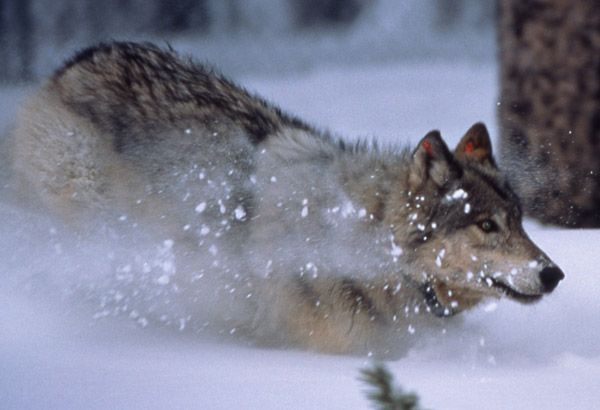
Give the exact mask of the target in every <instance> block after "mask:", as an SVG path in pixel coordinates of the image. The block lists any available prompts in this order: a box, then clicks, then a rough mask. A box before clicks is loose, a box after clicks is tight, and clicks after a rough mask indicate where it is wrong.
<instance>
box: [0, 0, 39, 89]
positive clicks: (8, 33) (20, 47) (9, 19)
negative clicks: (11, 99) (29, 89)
mask: <svg viewBox="0 0 600 410" xmlns="http://www.w3.org/2000/svg"><path fill="white" fill-rule="evenodd" d="M32 36H33V24H32V15H31V7H30V0H0V58H1V59H2V61H0V81H8V82H18V81H26V80H30V79H31V78H32V74H31V69H32V62H33V40H32Z"/></svg>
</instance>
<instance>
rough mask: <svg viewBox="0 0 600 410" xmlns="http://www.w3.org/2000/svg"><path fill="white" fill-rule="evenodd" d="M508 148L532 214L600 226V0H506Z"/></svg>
mask: <svg viewBox="0 0 600 410" xmlns="http://www.w3.org/2000/svg"><path fill="white" fill-rule="evenodd" d="M499 25H500V28H499V31H500V60H501V101H500V107H499V119H500V126H501V130H502V131H501V133H502V136H501V146H500V151H501V156H502V157H503V163H504V165H505V167H506V171H507V173H508V175H509V178H510V180H511V182H512V184H513V186H514V187H515V189H516V190H517V192H518V193H519V194H520V196H521V197H522V200H523V205H524V209H525V211H526V212H528V213H529V215H531V216H533V217H536V218H538V219H540V220H541V221H543V222H546V223H554V224H559V225H565V226H583V227H591V226H600V2H599V1H588V0H500V23H499Z"/></svg>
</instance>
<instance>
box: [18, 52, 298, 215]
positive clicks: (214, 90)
mask: <svg viewBox="0 0 600 410" xmlns="http://www.w3.org/2000/svg"><path fill="white" fill-rule="evenodd" d="M283 128H295V129H299V130H309V127H308V126H306V125H305V124H303V123H301V122H300V121H299V120H297V119H295V118H292V117H289V116H286V115H285V114H283V113H282V112H281V111H280V110H279V109H277V108H276V107H274V106H271V105H269V104H267V103H266V102H265V101H264V100H262V99H260V98H258V97H256V96H253V95H251V94H249V93H248V92H246V91H245V90H243V89H242V88H240V87H237V86H236V85H234V84H233V83H231V82H229V81H228V80H226V79H224V78H222V77H221V76H220V75H218V74H215V73H214V72H212V71H211V70H209V69H207V68H205V67H203V66H200V65H195V64H193V63H192V62H190V61H187V60H184V59H181V58H179V57H178V56H177V55H175V53H173V52H170V51H164V50H161V49H159V48H157V47H155V46H153V45H147V44H146V45H140V44H133V43H111V44H108V45H100V46H97V47H93V48H90V49H87V50H84V51H82V52H81V53H79V54H78V55H76V56H75V57H74V58H73V59H72V60H70V61H69V62H67V63H66V64H65V65H64V66H63V67H62V68H60V69H59V70H58V71H57V72H56V73H55V74H54V75H53V76H52V77H51V78H50V80H49V81H48V82H47V83H46V84H45V85H44V87H42V89H41V91H40V92H38V93H37V94H36V95H34V96H33V97H32V98H30V100H29V101H28V103H27V104H26V105H25V106H24V108H23V109H22V110H21V112H20V114H19V116H18V120H17V126H16V128H15V132H14V138H13V150H12V157H13V158H14V168H15V171H16V174H17V175H18V177H19V180H20V181H21V183H22V186H24V187H33V190H34V191H35V192H37V193H38V194H39V195H40V196H41V197H42V198H41V199H42V200H43V202H45V203H47V204H49V205H51V207H52V208H59V210H60V208H63V207H64V206H65V204H69V206H72V205H73V204H78V203H79V204H82V203H85V208H90V207H91V208H106V207H108V206H110V207H114V206H115V205H117V206H118V205H124V206H129V205H130V204H131V203H132V201H133V202H135V201H138V200H139V198H140V197H141V196H144V195H148V194H151V193H153V192H161V191H164V190H165V189H171V190H175V191H177V189H180V190H181V191H182V192H176V193H177V195H182V196H185V195H188V198H189V199H190V200H193V199H194V198H193V196H194V193H193V192H191V193H187V192H183V191H184V190H185V189H186V188H184V187H183V185H184V184H185V183H186V181H185V179H186V178H185V176H186V175H187V174H189V175H188V178H191V176H192V173H194V174H195V175H196V176H198V175H205V177H206V178H207V179H208V180H210V179H211V178H212V180H213V181H214V182H217V181H218V183H219V184H223V183H228V184H230V185H239V184H238V183H239V180H240V178H242V176H243V175H248V174H249V172H250V169H251V168H252V166H253V165H252V157H253V152H254V147H255V146H256V144H258V143H260V142H262V141H264V140H265V139H266V138H267V137H268V136H270V135H272V134H275V133H277V132H279V131H280V130H281V129H283ZM224 168H227V169H224ZM176 174H177V175H176ZM175 175H176V176H177V178H174V176H175ZM225 180H227V181H225ZM187 185H189V184H187ZM178 187H179V188H178ZM235 189H237V188H235ZM235 189H234V190H235ZM174 193H175V192H174ZM215 194H216V193H215ZM219 195H220V192H219ZM190 196H191V198H190ZM121 202H125V204H120V203H121ZM82 208H83V207H82Z"/></svg>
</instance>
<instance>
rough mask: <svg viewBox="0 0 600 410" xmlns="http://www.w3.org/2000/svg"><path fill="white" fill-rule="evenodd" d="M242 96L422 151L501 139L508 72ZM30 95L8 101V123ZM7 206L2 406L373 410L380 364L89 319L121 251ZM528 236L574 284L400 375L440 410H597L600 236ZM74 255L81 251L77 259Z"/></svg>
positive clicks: (2, 232)
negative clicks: (500, 93)
mask: <svg viewBox="0 0 600 410" xmlns="http://www.w3.org/2000/svg"><path fill="white" fill-rule="evenodd" d="M239 80H240V81H239V82H241V83H243V84H244V85H246V86H248V87H249V88H251V89H254V90H256V91H258V92H260V93H261V94H263V95H264V96H266V97H268V98H270V99H272V100H273V101H276V102H277V103H278V104H280V105H281V106H282V107H284V108H285V109H287V110H289V111H291V112H293V113H294V114H297V115H299V116H301V117H303V118H305V119H307V120H309V121H312V122H314V123H316V124H318V125H319V126H322V127H328V128H330V129H332V130H333V131H335V132H337V133H339V134H341V135H345V136H348V137H350V138H354V137H365V136H366V137H370V136H377V137H378V138H379V139H381V140H384V141H387V142H396V143H402V142H409V141H412V142H415V141H416V140H418V139H419V138H420V137H422V136H423V135H424V134H425V133H426V132H427V131H428V130H429V129H431V128H439V129H441V131H442V135H444V136H445V138H446V139H447V141H448V142H449V144H450V145H454V144H455V143H456V142H457V141H458V139H459V138H460V136H461V135H462V133H463V132H464V131H465V130H466V129H467V127H468V126H469V125H471V124H472V123H473V122H475V121H479V120H483V121H485V122H487V123H488V125H489V126H490V131H491V132H492V134H493V135H496V126H495V109H496V101H497V96H496V71H495V67H494V66H493V65H491V64H490V65H486V64H478V65H476V64H475V63H466V62H465V63H443V64H442V63H439V64H434V65H431V64H428V65H425V64H418V63H413V64H389V65H385V66H379V67H357V68H343V69H341V68H338V69H336V68H323V69H315V70H313V71H309V72H306V73H304V74H297V75H293V76H286V77H280V78H259V77H253V78H245V79H243V78H242V79H239ZM21 94H22V91H21V90H11V91H10V92H2V94H1V96H2V100H1V102H0V106H1V107H2V121H3V122H9V121H10V119H11V117H12V113H14V106H15V103H16V101H17V100H19V97H20V95H21ZM0 193H1V194H2V195H3V197H2V200H1V201H0V274H1V279H0V298H1V300H2V301H3V303H2V306H3V309H2V312H1V313H0V407H1V408H6V409H27V408H39V409H42V408H44V409H46V408H86V409H89V408H103V409H105V408H122V409H132V408H145V409H148V408H157V409H158V408H199V409H231V408H259V409H282V408H285V409H321V408H327V409H336V408H339V409H349V408H356V409H363V408H367V407H368V403H367V401H366V399H365V398H364V394H362V390H363V389H364V386H362V385H361V384H360V383H359V382H358V381H357V376H358V369H359V368H361V367H363V366H365V365H367V364H368V363H369V359H368V358H356V357H338V356H325V355H319V354H316V353H310V352H299V351H286V350H268V349H258V348H253V347H248V346H242V345H239V344H235V343H233V342H227V341H223V340H221V339H213V338H211V337H209V336H196V335H193V334H188V333H185V332H184V333H179V332H178V331H177V330H174V329H172V328H161V327H158V328H157V327H154V326H146V327H142V326H140V325H139V324H137V322H134V321H130V320H127V319H117V318H111V317H108V318H100V319H97V320H95V319H94V318H93V314H94V309H93V308H90V307H89V306H87V305H86V304H85V303H83V302H82V303H78V302H77V299H76V298H72V297H69V295H65V292H64V290H65V289H66V288H67V287H68V284H69V283H70V281H72V280H73V278H77V277H86V276H89V275H93V272H94V269H97V268H98V269H100V267H99V264H101V262H99V261H100V260H102V259H103V257H104V254H105V253H106V252H107V250H110V246H111V243H110V241H108V240H98V242H97V243H96V244H94V245H93V246H86V247H85V248H84V249H79V248H77V246H76V244H73V243H70V242H69V237H68V236H62V233H61V231H60V230H59V231H58V232H56V228H55V225H56V224H55V221H53V220H52V219H51V218H50V217H48V216H46V215H38V214H36V213H35V212H32V211H30V210H24V209H22V208H21V207H20V206H17V205H15V204H14V201H12V200H11V198H7V194H6V192H2V191H0ZM526 225H527V226H526V228H527V230H528V232H529V233H530V235H531V236H532V238H533V239H534V241H536V243H538V245H540V247H541V248H542V249H544V250H545V251H546V252H547V253H548V254H549V255H550V256H551V257H552V258H553V259H554V260H555V261H556V262H557V263H558V264H559V265H560V266H561V267H562V268H563V270H564V271H565V273H566V274H567V278H566V279H565V280H564V281H563V283H561V285H560V286H559V287H558V289H557V290H556V291H555V292H554V293H553V294H552V295H550V296H549V297H547V298H545V299H544V300H542V301H541V302H540V303H539V304H537V305H534V306H522V305H518V304H516V303H514V302H510V301H500V302H495V301H490V302H489V303H484V305H483V306H481V307H479V308H478V309H476V310H474V311H472V312H469V313H467V314H464V315H463V316H464V324H463V325H462V326H460V327H459V328H458V329H450V330H449V331H448V332H447V333H446V334H443V335H442V334H440V335H439V337H438V338H435V339H433V340H430V341H429V342H428V343H427V344H426V345H424V346H421V347H419V348H417V349H415V350H413V351H412V352H411V353H410V355H409V356H408V357H405V358H402V359H399V360H397V361H393V362H391V363H389V366H390V369H391V370H392V372H393V373H394V375H395V377H396V380H397V381H398V382H399V383H401V384H402V385H403V387H405V388H407V389H409V390H416V391H418V392H419V394H420V395H421V397H422V403H423V404H424V405H425V406H426V407H427V408H434V409H459V408H460V409H481V408H486V409H507V408H511V409H533V408H544V409H554V408H556V409H558V408H561V409H562V408H570V409H589V408H594V407H595V406H597V403H598V401H599V399H600V392H599V391H598V386H599V384H598V383H599V381H600V343H598V340H600V319H599V318H598V313H597V307H598V302H597V300H598V298H599V296H600V276H599V275H597V274H596V273H595V268H596V266H599V265H600V254H599V253H598V252H597V243H599V242H600V231H598V230H571V231H567V230H562V229H556V228H547V227H541V226H539V225H537V224H535V223H532V222H528V223H527V224H526ZM65 249H67V250H74V251H73V252H65Z"/></svg>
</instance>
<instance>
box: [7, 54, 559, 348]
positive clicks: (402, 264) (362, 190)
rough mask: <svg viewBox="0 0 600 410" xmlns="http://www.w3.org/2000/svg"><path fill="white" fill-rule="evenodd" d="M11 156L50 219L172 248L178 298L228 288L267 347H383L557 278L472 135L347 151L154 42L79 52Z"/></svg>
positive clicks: (35, 103) (30, 111)
mask: <svg viewBox="0 0 600 410" xmlns="http://www.w3.org/2000/svg"><path fill="white" fill-rule="evenodd" d="M12 147H13V148H12V149H13V151H12V157H13V158H14V170H15V173H16V175H17V177H18V179H19V181H21V183H22V184H23V186H27V187H29V188H33V191H34V192H35V193H36V194H37V195H38V196H39V198H40V199H41V200H42V201H43V202H44V203H45V204H46V205H47V206H48V207H50V209H52V210H54V211H55V212H57V213H59V214H61V215H63V216H65V217H66V218H68V219H70V220H84V221H87V220H89V218H93V217H97V216H100V217H101V218H102V219H103V220H105V221H111V220H116V219H117V218H118V217H119V216H120V215H127V216H128V217H129V218H130V219H129V220H133V221H137V222H140V223H143V224H152V223H153V224H155V225H156V226H157V227H158V228H157V229H158V230H159V231H160V232H161V235H164V236H163V237H164V238H173V243H174V245H173V244H171V243H170V244H169V246H170V247H171V246H172V247H173V248H174V249H176V250H177V255H178V257H179V258H180V261H178V262H177V263H178V270H177V271H174V270H173V271H171V272H169V275H171V276H170V277H169V280H170V281H172V282H171V283H176V285H177V289H179V290H180V291H181V290H182V292H183V293H185V292H192V291H191V289H193V288H194V287H195V286H198V284H197V279H198V278H199V277H202V276H203V275H205V274H206V275H207V276H208V275H212V276H213V277H218V278H220V279H219V280H222V281H224V282H227V281H229V283H228V284H227V285H226V288H227V289H228V290H229V291H228V292H225V293H227V294H237V295H239V297H240V299H243V300H244V304H243V305H241V306H243V308H242V309H241V311H243V313H244V315H246V318H245V322H244V323H240V324H239V329H241V330H242V329H243V330H244V331H245V333H246V334H250V335H251V336H252V337H253V338H255V339H257V340H260V341H262V342H264V343H276V344H284V345H293V346H300V347H305V348H312V349H316V350H320V351H327V352H336V353H361V352H367V351H375V352H379V353H385V352H394V351H398V350H402V348H403V346H405V345H406V341H405V340H404V339H405V338H406V337H405V336H404V335H406V334H407V333H411V332H412V331H413V329H414V326H417V325H421V324H423V323H443V322H444V321H445V320H448V317H449V316H452V315H454V314H456V313H458V312H460V311H462V310H464V309H468V308H470V307H472V306H474V305H476V304H477V303H478V302H479V301H480V300H482V299H483V298H485V297H500V296H503V295H507V296H509V297H512V298H514V299H516V300H518V301H522V302H529V301H535V300H537V299H539V298H540V297H541V296H542V294H544V293H547V292H550V291H551V290H553V289H554V287H555V286H556V285H557V284H558V281H559V280H560V279H562V276H563V275H562V272H560V270H559V269H558V268H557V267H555V265H554V264H553V263H552V262H551V261H550V259H549V258H548V257H547V256H546V255H545V254H544V253H543V252H542V251H540V250H539V249H538V248H537V247H536V246H535V245H534V244H533V243H532V242H531V241H530V240H529V239H528V238H527V236H526V234H525V233H524V231H523V229H522V227H521V211H520V207H519V202H518V200H517V198H516V197H515V195H514V194H513V192H512V191H511V189H510V188H509V186H508V185H507V184H506V182H505V180H504V179H503V177H502V176H501V175H500V174H499V172H498V170H497V168H496V165H495V163H494V160H493V157H492V154H491V145H490V141H489V137H488V134H487V131H486V129H485V127H484V126H483V125H482V124H476V125H474V126H473V127H472V128H471V129H470V130H469V131H468V132H467V133H466V134H465V136H464V138H463V140H462V141H461V143H460V144H459V146H458V147H457V148H456V150H455V151H454V153H451V152H450V151H449V150H448V148H447V147H446V145H445V143H444V142H443V140H442V139H441V137H440V135H439V133H438V132H437V131H432V132H430V133H429V134H427V135H426V136H425V137H424V138H423V140H422V141H421V142H420V143H419V145H418V146H417V148H416V149H414V151H412V152H409V151H408V150H406V149H400V150H397V149H394V148H389V149H379V148H377V147H373V146H370V145H368V144H359V145H351V146H350V145H348V144H346V143H344V142H342V141H337V140H335V139H334V138H332V137H331V136H329V135H328V134H327V133H323V132H319V131H317V130H315V129H314V128H312V127H311V126H309V125H307V124H305V123H303V122H302V121H300V120H298V119H296V118H294V117H291V116H288V115H286V114H284V113H282V112H281V111H280V110H279V109H277V108H275V107H273V106H272V105H270V104H268V103H266V102H265V101H264V100H262V99H260V98H258V97H256V96H253V95H251V94H249V93H248V92H246V91H245V90H243V89H241V88H239V87H237V86H236V85H234V84H233V83H231V82H229V81H228V80H226V79H224V78H222V77H220V76H219V75H217V74H215V73H213V72H212V71H210V70H207V69H206V68H204V67H202V66H199V65H195V64H193V63H192V62H189V61H185V60H183V59H180V58H179V57H178V56H177V55H175V54H174V53H173V52H171V51H164V50H161V49H159V48H157V47H155V46H152V45H140V44H131V43H113V44H109V45H101V46H98V47H94V48H91V49H88V50H86V51H83V52H82V53H80V54H79V55H77V56H76V57H75V58H74V59H73V60H71V61H70V62H68V63H67V64H66V65H65V66H64V67H62V68H61V69H60V70H58V71H57V72H56V73H55V74H54V75H53V76H52V77H51V78H50V80H49V81H48V82H47V83H46V84H45V85H44V86H43V87H42V89H41V90H40V91H39V92H38V93H37V95H35V96H34V97H33V98H31V99H30V100H29V102H28V103H27V104H26V105H25V107H24V108H23V109H22V111H21V113H20V115H19V118H18V121H17V125H16V131H15V133H14V138H13V140H12ZM162 282H163V283H165V282H166V280H165V279H164V278H163V279H162ZM232 289H233V291H232ZM192 293H193V292H192ZM179 297H182V296H181V295H180V296H179ZM190 300H193V298H190ZM199 305H201V302H199ZM242 316H243V315H242ZM240 322H241V321H240ZM241 330H240V332H241Z"/></svg>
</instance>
